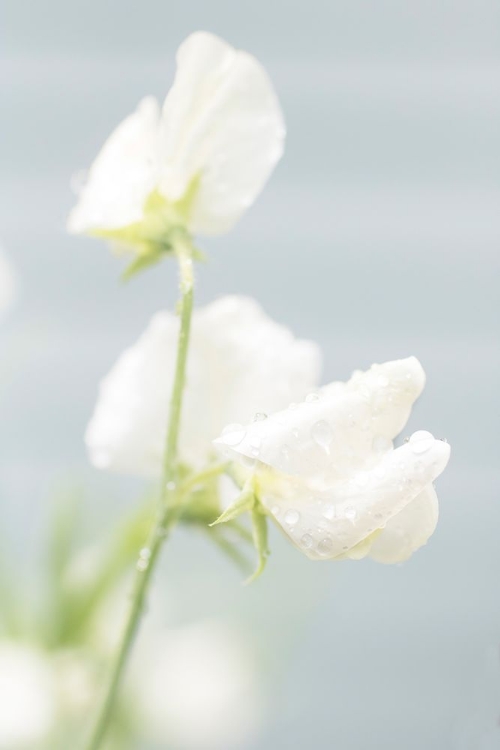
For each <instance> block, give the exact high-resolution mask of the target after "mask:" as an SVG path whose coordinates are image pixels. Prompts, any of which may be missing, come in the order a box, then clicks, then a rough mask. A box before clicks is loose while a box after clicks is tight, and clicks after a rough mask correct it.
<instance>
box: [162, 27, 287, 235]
mask: <svg viewBox="0 0 500 750" xmlns="http://www.w3.org/2000/svg"><path fill="white" fill-rule="evenodd" d="M284 137H285V127H284V122H283V116H282V113H281V109H280V106H279V102H278V99H277V97H276V94H275V92H274V89H273V87H272V84H271V82H270V80H269V77H268V75H267V73H266V71H265V70H264V68H263V67H262V66H261V64H260V63H259V62H258V61H257V60H256V59H255V58H253V57H252V56H251V55H249V54H247V53H246V52H242V51H239V50H235V49H233V47H231V46H230V45H228V44H227V43H226V42H224V41H223V40H222V39H219V38H218V37H216V36H214V35H213V34H209V33H207V32H197V33H195V34H192V35H191V36H189V37H188V38H187V39H186V41H185V42H184V43H183V44H182V45H181V47H180V48H179V51H178V54H177V73H176V77H175V81H174V85H173V87H172V89H171V90H170V92H169V94H168V96H167V99H166V101H165V105H164V108H163V115H162V137H161V149H162V157H161V161H162V177H161V183H160V189H161V192H162V193H163V194H164V195H165V197H166V198H169V199H170V200H177V199H179V198H181V197H182V196H183V194H184V193H185V191H186V188H187V187H188V185H189V184H190V182H191V181H192V180H193V178H195V177H197V178H199V185H198V190H197V193H196V198H195V202H194V205H193V208H192V214H191V219H190V228H191V230H192V231H193V232H195V233H201V234H220V233H223V232H226V231H227V230H228V229H230V228H231V227H232V226H233V224H234V223H235V222H236V221H237V220H238V218H239V217H240V215H241V214H242V213H243V212H244V211H245V209H247V208H248V207H249V206H250V205H251V204H252V203H253V201H254V200H255V198H256V197H257V195H258V194H259V192H260V191H261V189H262V187H263V186H264V184H265V182H266V181H267V179H268V177H269V175H270V174H271V172H272V170H273V168H274V166H275V164H276V163H277V161H278V160H279V158H280V157H281V155H282V153H283V145H284Z"/></svg>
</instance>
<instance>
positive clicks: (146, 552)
mask: <svg viewBox="0 0 500 750" xmlns="http://www.w3.org/2000/svg"><path fill="white" fill-rule="evenodd" d="M139 557H140V558H141V559H142V560H149V558H150V557H151V550H150V549H149V547H143V548H142V549H141V551H140V552H139Z"/></svg>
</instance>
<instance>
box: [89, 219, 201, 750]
mask: <svg viewBox="0 0 500 750" xmlns="http://www.w3.org/2000/svg"><path fill="white" fill-rule="evenodd" d="M174 243H175V250H176V253H177V256H178V259H179V270H180V291H181V299H180V306H181V309H180V328H179V337H178V341H177V361H176V367H175V376H174V383H173V388H172V394H171V399H170V412H169V424H168V430H167V438H166V444H165V456H164V464H163V477H162V482H161V492H160V503H159V507H158V511H157V516H156V519H155V521H154V523H153V526H152V528H151V531H150V533H149V537H148V539H147V542H146V545H145V546H144V547H143V548H142V549H141V551H140V554H139V559H138V561H137V569H136V574H135V579H134V585H133V590H132V596H131V601H130V609H129V613H128V617H127V620H126V623H125V627H124V630H123V633H122V637H121V640H120V644H119V647H118V651H117V654H116V658H115V661H114V663H113V665H112V668H111V675H110V680H109V684H108V687H107V690H106V695H105V698H104V701H103V703H102V705H101V708H100V711H99V715H98V717H97V721H96V724H95V727H94V731H93V733H92V736H91V738H90V741H89V742H88V744H87V746H86V747H87V750H99V748H100V747H101V745H102V742H103V740H104V737H105V735H106V733H107V731H108V728H109V724H110V720H111V718H112V714H113V710H114V707H115V703H116V699H117V696H118V690H119V687H120V683H121V680H122V677H123V673H124V670H125V667H126V664H127V660H128V657H129V655H130V652H131V649H132V646H133V643H134V638H135V635H136V633H137V630H138V627H139V624H140V620H141V616H142V614H143V611H144V604H145V599H146V595H147V593H148V591H149V586H150V583H151V579H152V575H153V571H154V570H155V567H156V564H157V561H158V559H159V556H160V552H161V548H162V545H163V542H164V541H165V539H166V538H167V537H168V535H169V533H170V531H171V529H172V527H173V526H174V524H175V522H176V520H177V518H178V516H179V513H180V508H179V509H177V508H176V507H175V506H176V503H175V499H176V496H177V493H178V490H177V485H176V479H177V476H176V474H177V446H178V441H179V427H180V419H181V410H182V395H183V390H184V384H185V379H186V362H187V353H188V346H189V334H190V329H191V317H192V311H193V268H192V258H191V256H192V249H191V244H190V242H189V240H188V238H187V237H186V236H185V235H184V234H181V233H179V234H178V235H176V236H175V238H174Z"/></svg>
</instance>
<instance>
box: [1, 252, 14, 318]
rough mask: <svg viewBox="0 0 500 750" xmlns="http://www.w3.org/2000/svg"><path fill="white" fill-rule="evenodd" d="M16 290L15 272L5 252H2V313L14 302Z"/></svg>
mask: <svg viewBox="0 0 500 750" xmlns="http://www.w3.org/2000/svg"><path fill="white" fill-rule="evenodd" d="M14 292H15V281H14V274H13V271H12V269H11V267H10V264H9V263H8V261H7V259H6V258H5V256H4V255H3V254H0V315H2V313H3V312H4V310H6V309H7V308H8V307H9V306H10V305H11V303H12V300H13V298H14Z"/></svg>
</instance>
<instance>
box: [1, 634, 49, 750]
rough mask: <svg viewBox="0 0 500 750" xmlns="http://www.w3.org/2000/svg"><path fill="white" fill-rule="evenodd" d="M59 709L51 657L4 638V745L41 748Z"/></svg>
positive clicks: (2, 731) (2, 733) (2, 659)
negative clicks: (49, 658)
mask: <svg viewBox="0 0 500 750" xmlns="http://www.w3.org/2000/svg"><path fill="white" fill-rule="evenodd" d="M56 712H57V699H56V691H55V683H54V678H53V673H52V669H51V665H50V661H49V660H48V658H47V657H46V656H44V655H43V653H42V652H40V651H38V650H36V649H35V648H31V647H29V646H26V645H21V644H18V643H15V642H13V641H6V640H4V641H0V748H2V749H5V750H15V749H16V748H24V747H25V746H26V745H30V744H32V745H33V746H34V747H41V745H42V743H43V742H44V741H45V739H46V737H47V735H48V733H49V732H50V730H51V729H52V727H53V724H54V721H55V717H56Z"/></svg>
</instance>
